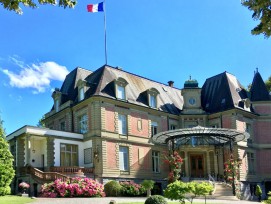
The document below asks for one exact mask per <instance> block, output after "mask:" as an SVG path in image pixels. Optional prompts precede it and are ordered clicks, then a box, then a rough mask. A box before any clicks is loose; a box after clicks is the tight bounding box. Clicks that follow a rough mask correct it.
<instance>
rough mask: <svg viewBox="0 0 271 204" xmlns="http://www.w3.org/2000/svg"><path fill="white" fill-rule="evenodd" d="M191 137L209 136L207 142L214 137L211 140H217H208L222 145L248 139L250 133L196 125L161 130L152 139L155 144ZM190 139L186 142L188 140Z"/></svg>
mask: <svg viewBox="0 0 271 204" xmlns="http://www.w3.org/2000/svg"><path fill="white" fill-rule="evenodd" d="M191 137H196V138H197V137H201V138H202V137H207V140H206V141H207V142H208V141H209V142H210V140H208V138H212V139H211V141H215V142H213V143H211V142H210V143H209V142H208V143H209V144H210V145H219V144H220V145H221V144H227V143H229V142H230V143H232V142H239V141H243V140H245V139H248V138H249V137H250V135H249V133H247V132H242V131H239V130H234V129H227V128H209V127H202V126H196V127H193V128H184V129H176V130H169V131H165V132H160V133H158V134H156V135H154V136H153V137H152V141H153V142H154V143H155V144H168V142H169V141H174V140H175V139H181V138H184V140H187V138H189V139H190V140H191ZM189 139H188V140H187V141H186V142H188V141H189ZM173 145H174V142H173Z"/></svg>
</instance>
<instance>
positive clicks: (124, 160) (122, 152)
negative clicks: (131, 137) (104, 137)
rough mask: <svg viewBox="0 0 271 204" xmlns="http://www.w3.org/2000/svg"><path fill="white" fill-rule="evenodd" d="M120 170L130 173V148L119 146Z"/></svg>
mask: <svg viewBox="0 0 271 204" xmlns="http://www.w3.org/2000/svg"><path fill="white" fill-rule="evenodd" d="M119 169H120V171H129V147H127V146H119Z"/></svg>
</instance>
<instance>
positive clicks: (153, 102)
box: [147, 88, 159, 108]
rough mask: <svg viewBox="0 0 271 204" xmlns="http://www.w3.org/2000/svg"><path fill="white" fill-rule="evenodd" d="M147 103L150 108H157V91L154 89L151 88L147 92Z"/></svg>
mask: <svg viewBox="0 0 271 204" xmlns="http://www.w3.org/2000/svg"><path fill="white" fill-rule="evenodd" d="M147 94H148V103H149V106H150V107H151V108H157V95H158V94H159V91H158V90H157V89H156V88H151V89H148V90H147Z"/></svg>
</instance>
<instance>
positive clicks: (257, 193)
mask: <svg viewBox="0 0 271 204" xmlns="http://www.w3.org/2000/svg"><path fill="white" fill-rule="evenodd" d="M262 193H263V192H262V189H261V187H260V186H259V185H257V186H256V191H255V195H256V196H257V197H258V200H259V202H261V199H262Z"/></svg>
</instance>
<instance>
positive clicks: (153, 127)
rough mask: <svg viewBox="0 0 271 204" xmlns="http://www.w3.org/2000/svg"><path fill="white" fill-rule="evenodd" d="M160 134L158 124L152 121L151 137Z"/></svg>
mask: <svg viewBox="0 0 271 204" xmlns="http://www.w3.org/2000/svg"><path fill="white" fill-rule="evenodd" d="M157 133H158V123H157V122H155V121H151V136H154V135H156V134H157Z"/></svg>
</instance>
